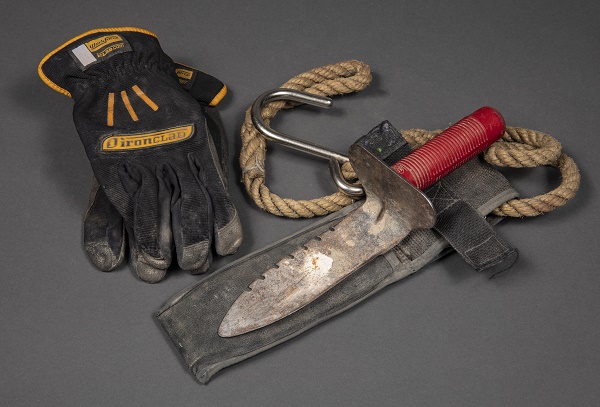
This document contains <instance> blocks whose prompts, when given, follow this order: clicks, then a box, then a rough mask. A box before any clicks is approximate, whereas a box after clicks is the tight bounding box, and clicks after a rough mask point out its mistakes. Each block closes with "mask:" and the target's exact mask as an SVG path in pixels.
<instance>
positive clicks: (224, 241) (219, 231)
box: [190, 137, 242, 256]
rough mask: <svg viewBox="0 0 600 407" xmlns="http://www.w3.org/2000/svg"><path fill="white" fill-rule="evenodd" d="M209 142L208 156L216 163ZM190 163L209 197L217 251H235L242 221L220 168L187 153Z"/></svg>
mask: <svg viewBox="0 0 600 407" xmlns="http://www.w3.org/2000/svg"><path fill="white" fill-rule="evenodd" d="M208 145H209V149H208V150H210V151H209V153H210V154H211V156H210V157H208V159H210V160H211V162H213V163H216V162H218V158H217V156H216V152H215V149H214V145H213V144H212V142H211V140H210V137H209V138H208ZM203 162H204V165H203ZM190 166H191V168H192V172H193V173H194V175H195V176H196V178H197V181H198V183H199V184H200V185H203V186H204V187H205V188H206V190H207V191H208V195H209V196H210V201H211V207H212V210H213V223H214V230H213V236H214V239H215V250H216V252H217V253H218V254H219V255H220V256H225V255H228V254H232V253H235V252H236V251H237V249H238V248H239V247H240V245H241V243H242V224H241V222H240V219H239V217H238V213H237V210H236V209H235V206H233V203H232V202H231V199H230V197H229V193H228V192H227V187H226V183H225V179H224V175H223V173H222V171H220V167H219V166H217V165H206V160H203V159H202V158H201V157H199V156H197V155H190Z"/></svg>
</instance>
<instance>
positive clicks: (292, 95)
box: [250, 88, 365, 197]
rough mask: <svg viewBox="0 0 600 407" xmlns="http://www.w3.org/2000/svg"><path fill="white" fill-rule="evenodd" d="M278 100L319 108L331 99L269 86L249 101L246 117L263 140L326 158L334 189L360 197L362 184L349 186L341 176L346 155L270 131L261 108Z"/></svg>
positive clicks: (329, 103)
mask: <svg viewBox="0 0 600 407" xmlns="http://www.w3.org/2000/svg"><path fill="white" fill-rule="evenodd" d="M278 100H285V101H287V100H291V101H294V102H300V103H306V104H309V105H313V106H318V107H322V108H329V107H331V105H332V104H333V101H332V100H331V99H330V98H328V97H322V96H317V95H311V94H310V93H306V92H301V91H298V90H294V89H284V88H279V89H272V90H269V91H267V92H265V93H263V94H262V95H260V96H259V97H258V98H257V99H256V100H255V101H254V103H253V104H252V109H251V111H250V117H251V119H252V124H254V127H256V129H257V130H258V131H259V132H260V133H261V134H262V135H263V136H265V137H266V138H267V139H269V140H271V141H274V142H276V143H279V144H281V145H284V146H287V147H290V148H293V149H295V150H299V151H302V152H304V153H308V154H311V155H314V156H317V157H321V158H326V159H328V160H329V173H330V175H331V177H332V178H333V182H334V183H335V185H336V186H337V188H338V189H339V190H340V191H341V192H343V193H344V194H346V195H349V196H352V197H360V196H363V195H364V193H365V192H364V190H363V188H362V187H360V186H357V185H352V184H350V183H348V182H347V181H346V180H345V179H344V177H343V176H342V169H341V166H342V164H343V163H345V162H347V161H349V160H348V157H347V156H345V155H343V154H340V153H337V152H335V151H331V150H329V149H327V148H325V147H322V146H319V145H317V144H313V143H310V142H308V141H305V140H300V139H298V138H296V137H292V136H290V135H288V134H285V133H281V132H279V131H277V130H273V129H272V128H271V127H269V126H268V125H267V124H266V123H265V122H264V120H263V118H262V116H261V111H262V108H263V107H264V106H265V105H267V104H268V103H271V102H275V101H278Z"/></svg>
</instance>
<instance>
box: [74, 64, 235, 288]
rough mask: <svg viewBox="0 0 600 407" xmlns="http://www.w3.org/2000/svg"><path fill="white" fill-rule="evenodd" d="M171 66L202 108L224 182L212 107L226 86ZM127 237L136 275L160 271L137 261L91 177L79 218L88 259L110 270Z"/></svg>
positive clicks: (222, 147)
mask: <svg viewBox="0 0 600 407" xmlns="http://www.w3.org/2000/svg"><path fill="white" fill-rule="evenodd" d="M175 67H176V69H175V73H176V74H177V76H178V78H179V83H180V84H181V85H182V87H183V88H184V89H185V90H187V91H188V92H189V93H190V94H191V95H192V96H193V97H194V98H195V99H196V100H197V101H198V102H199V103H200V104H201V105H202V106H203V108H204V109H205V113H206V118H207V124H208V127H209V130H210V132H209V137H212V139H213V142H214V145H215V147H216V150H217V152H218V156H219V158H220V164H221V169H222V171H223V175H224V179H225V181H227V164H228V151H227V138H226V137H225V132H224V129H223V126H222V124H221V120H220V118H219V115H218V112H217V110H216V109H215V108H214V106H216V105H217V104H218V103H219V102H220V101H221V99H222V98H223V96H224V95H225V93H226V91H227V88H226V87H225V85H224V84H223V83H222V82H221V81H219V80H218V79H217V78H215V77H213V76H210V75H208V74H206V73H204V72H202V71H198V70H196V69H194V68H191V67H188V66H185V65H182V64H177V63H176V64H175ZM127 240H129V256H130V259H131V264H132V266H133V269H134V270H135V271H136V273H137V274H138V275H139V276H141V277H142V278H143V277H145V276H147V275H154V274H157V273H158V272H160V271H157V270H152V269H151V268H150V267H149V266H148V265H146V264H145V263H143V262H138V260H137V259H138V257H140V255H141V254H142V253H141V252H140V250H139V248H138V245H137V242H136V241H135V239H134V238H133V236H132V235H131V234H129V235H127V233H126V230H125V225H124V223H123V218H122V217H121V214H120V213H119V211H118V210H117V209H116V208H115V207H114V206H113V205H112V204H111V203H110V201H109V199H108V198H107V196H106V194H105V193H104V190H103V189H102V188H101V187H100V185H99V184H98V181H97V180H96V178H95V177H94V178H93V180H92V188H91V191H90V197H89V202H88V207H87V210H86V213H85V217H84V221H83V245H84V248H85V251H86V253H87V255H88V257H89V259H90V260H91V261H92V263H93V264H94V265H95V266H96V268H97V269H99V270H100V271H112V270H114V269H115V268H116V267H118V266H119V265H120V264H121V263H122V262H123V260H124V258H125V251H126V250H125V248H126V242H127Z"/></svg>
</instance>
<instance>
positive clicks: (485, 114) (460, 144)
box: [392, 106, 505, 190]
mask: <svg viewBox="0 0 600 407" xmlns="http://www.w3.org/2000/svg"><path fill="white" fill-rule="evenodd" d="M504 129H505V124H504V119H503V118H502V115H501V114H500V112H498V111H497V110H496V109H494V108H491V107H487V106H486V107H482V108H481V109H479V110H477V111H475V112H474V113H471V114H470V115H469V116H467V117H465V118H464V119H462V120H460V121H459V122H457V123H455V124H453V125H452V126H450V127H448V128H447V129H446V130H444V131H443V132H441V133H440V134H438V135H437V136H436V137H434V138H433V139H431V140H430V141H428V142H427V143H425V144H423V146H421V147H420V148H418V149H416V150H415V151H414V152H413V153H411V154H409V155H407V156H406V157H404V158H403V159H401V160H400V161H398V162H397V163H396V164H393V165H392V169H393V170H394V171H396V172H397V173H398V174H400V175H401V176H402V177H404V178H405V179H406V180H407V181H408V182H410V183H411V184H413V185H414V186H415V187H417V188H419V189H421V190H423V189H425V188H427V187H429V186H431V185H432V184H434V183H435V182H437V181H439V179H440V178H442V177H444V176H446V175H448V174H449V173H450V172H452V171H454V170H455V169H456V168H458V167H459V166H461V165H462V164H464V163H465V162H467V161H469V160H470V159H471V158H473V157H475V156H476V155H477V154H479V153H481V152H482V151H483V150H485V149H486V148H488V147H489V146H491V145H492V144H493V143H494V142H495V141H496V140H498V139H499V138H500V137H502V135H503V134H504Z"/></svg>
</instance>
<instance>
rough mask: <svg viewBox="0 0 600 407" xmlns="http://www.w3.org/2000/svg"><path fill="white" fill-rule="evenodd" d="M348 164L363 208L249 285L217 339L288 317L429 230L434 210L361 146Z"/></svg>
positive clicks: (229, 312)
mask: <svg viewBox="0 0 600 407" xmlns="http://www.w3.org/2000/svg"><path fill="white" fill-rule="evenodd" d="M353 147H355V146H353ZM351 159H352V162H353V167H354V169H355V171H356V173H357V175H358V176H359V178H360V179H361V180H363V185H364V187H365V190H366V191H368V192H367V197H366V200H365V203H364V204H363V205H362V206H360V207H359V208H357V209H356V210H354V211H353V212H351V213H350V214H348V215H347V216H346V217H345V218H344V219H343V220H342V221H341V222H339V223H338V224H337V225H336V226H335V227H333V228H331V229H330V230H328V231H326V232H324V233H323V234H321V235H320V236H319V237H317V238H315V239H312V240H310V241H309V242H307V243H306V244H305V245H304V246H303V247H300V248H298V249H297V250H295V251H294V252H293V253H291V254H290V255H289V256H288V257H286V258H284V259H282V260H280V261H279V262H277V264H276V265H275V266H274V267H273V268H271V269H269V270H267V271H266V272H265V273H263V274H262V278H260V279H257V280H255V281H253V282H252V283H251V284H250V286H249V288H250V290H249V291H245V292H243V293H242V294H241V295H240V296H239V297H238V298H237V300H236V301H235V302H234V303H233V305H232V306H231V308H230V309H229V311H228V312H227V314H226V316H225V318H224V319H223V321H222V323H221V326H220V327H219V331H218V333H219V335H220V336H222V337H231V336H237V335H241V334H244V333H247V332H250V331H253V330H255V329H258V328H261V327H264V326H266V325H269V324H272V323H274V322H276V321H278V320H280V319H282V318H284V317H286V316H288V315H290V314H292V313H293V312H295V311H297V310H299V309H301V308H302V307H304V306H305V305H307V304H310V303H311V302H313V301H314V300H315V299H317V298H319V297H320V296H321V295H323V294H324V293H326V292H327V291H329V290H330V289H331V288H332V287H334V286H335V285H336V284H338V283H339V282H340V281H342V280H343V279H344V278H346V277H347V276H349V275H350V274H351V273H353V272H354V271H356V270H357V269H359V268H360V267H361V266H362V265H364V264H366V263H367V262H369V261H370V260H372V259H374V258H375V257H377V256H379V255H381V254H383V253H385V252H387V251H389V250H390V249H391V248H393V247H394V246H395V245H396V244H398V243H399V242H400V241H402V239H404V237H406V236H407V235H408V233H409V232H410V231H411V230H412V229H416V228H431V227H433V225H434V223H435V211H434V209H433V206H432V204H431V202H430V201H429V199H428V198H427V197H426V196H425V195H424V194H423V193H422V192H421V191H419V190H418V189H416V188H415V187H413V186H412V185H410V184H409V183H408V182H407V181H406V180H404V179H403V178H402V177H400V176H399V175H398V174H396V173H395V172H394V171H393V170H392V169H391V168H390V167H388V166H387V165H386V164H385V163H383V162H382V161H380V160H379V159H377V158H376V157H375V156H374V155H373V154H371V153H370V152H369V151H367V150H366V149H364V148H362V147H356V148H354V150H351Z"/></svg>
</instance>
